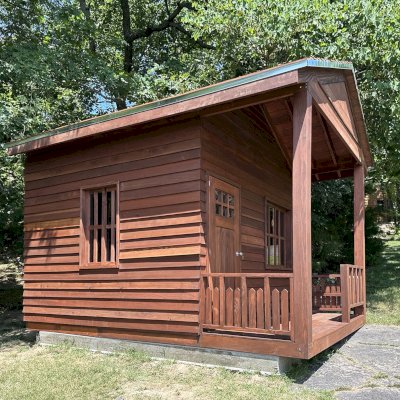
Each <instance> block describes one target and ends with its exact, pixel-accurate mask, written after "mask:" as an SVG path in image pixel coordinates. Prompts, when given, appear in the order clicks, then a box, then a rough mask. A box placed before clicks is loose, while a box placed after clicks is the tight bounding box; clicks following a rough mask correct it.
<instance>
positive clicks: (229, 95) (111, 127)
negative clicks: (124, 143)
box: [6, 58, 372, 166]
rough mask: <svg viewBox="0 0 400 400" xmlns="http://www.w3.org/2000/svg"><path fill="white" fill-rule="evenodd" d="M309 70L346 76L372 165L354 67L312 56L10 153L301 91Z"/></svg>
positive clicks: (28, 142)
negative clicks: (281, 91) (284, 91)
mask: <svg viewBox="0 0 400 400" xmlns="http://www.w3.org/2000/svg"><path fill="white" fill-rule="evenodd" d="M306 69H314V70H315V69H318V70H323V69H325V70H341V71H342V72H344V73H345V75H346V77H347V86H348V88H349V90H348V91H349V99H350V102H351V107H352V112H353V115H354V123H355V126H356V131H357V135H358V137H359V142H360V147H361V149H362V153H363V157H360V158H363V159H364V160H365V164H366V165H367V166H370V165H371V164H372V157H371V154H370V150H369V146H368V139H367V136H366V129H365V124H364V118H363V114H362V108H361V103H360V99H359V96H358V90H357V83H356V80H355V75H354V69H353V65H352V64H351V63H348V62H340V61H329V60H319V59H309V58H307V59H302V60H298V61H294V62H291V63H288V64H284V65H280V66H277V67H274V68H270V69H267V70H263V71H259V72H255V73H252V74H249V75H245V76H242V77H239V78H235V79H231V80H228V81H224V82H221V83H218V84H215V85H211V86H207V87H204V88H201V89H198V90H194V91H191V92H187V93H184V94H181V95H177V96H174V97H169V98H166V99H164V100H159V101H154V102H151V103H146V104H142V105H138V106H135V107H132V108H129V109H126V110H123V111H118V112H113V113H110V114H105V115H101V116H98V117H95V118H90V119H87V120H84V121H80V122H77V123H75V124H71V125H66V126H62V127H60V128H57V129H54V130H51V131H47V132H43V133H41V134H38V135H35V136H31V137H28V138H24V139H21V140H18V141H14V142H11V143H9V144H7V145H6V147H7V148H8V153H9V154H10V155H13V154H19V153H25V152H30V151H33V150H37V149H41V148H45V147H48V146H52V145H55V144H60V143H64V142H70V141H72V140H77V139H80V138H84V137H89V136H93V135H96V134H100V133H105V132H111V131H115V130H118V129H123V128H127V127H130V126H134V125H139V124H144V123H148V122H152V121H157V120H161V119H164V118H170V117H175V116H178V115H182V114H185V113H191V112H192V113H193V112H201V110H204V109H209V108H212V107H216V106H219V105H223V104H226V103H233V102H237V101H240V100H243V99H246V98H251V97H254V96H261V97H262V96H263V95H265V96H267V97H268V93H272V92H274V91H276V90H279V89H284V88H290V87H294V86H297V87H298V86H299V85H301V84H304V83H305V80H304V73H303V74H301V73H300V71H302V72H304V71H305V70H306ZM301 75H302V76H303V77H302V76H301ZM353 150H354V149H353Z"/></svg>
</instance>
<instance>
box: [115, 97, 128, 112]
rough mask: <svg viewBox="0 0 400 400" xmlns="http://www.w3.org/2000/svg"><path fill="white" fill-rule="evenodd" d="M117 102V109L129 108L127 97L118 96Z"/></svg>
mask: <svg viewBox="0 0 400 400" xmlns="http://www.w3.org/2000/svg"><path fill="white" fill-rule="evenodd" d="M115 104H116V105H117V110H118V111H120V110H125V109H126V108H127V105H126V99H123V98H121V97H117V98H116V99H115Z"/></svg>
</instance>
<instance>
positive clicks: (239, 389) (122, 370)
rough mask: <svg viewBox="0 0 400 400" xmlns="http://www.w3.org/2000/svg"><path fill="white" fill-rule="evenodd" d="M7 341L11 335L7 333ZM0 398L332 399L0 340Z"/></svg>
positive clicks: (253, 380) (183, 368) (225, 376)
mask: <svg viewBox="0 0 400 400" xmlns="http://www.w3.org/2000/svg"><path fill="white" fill-rule="evenodd" d="M9 339H10V335H9ZM0 366H1V373H0V399H2V400H11V399H15V400H16V399H18V400H23V399H29V400H36V399H37V400H39V399H40V400H42V399H46V400H47V399H57V400H62V399H74V400H78V399H96V400H97V399H118V400H122V399H123V400H128V399H168V400H171V399H172V400H173V399H189V400H190V399H199V398H205V399H221V400H222V399H280V400H281V399H282V400H285V399H310V400H311V399H320V400H323V399H324V400H328V399H333V393H332V392H327V391H312V390H305V389H302V388H300V387H299V386H298V385H295V384H293V383H292V382H291V381H290V379H289V378H287V377H282V376H261V375H259V374H255V373H254V374H250V373H235V372H230V371H226V370H223V369H211V368H206V367H198V366H190V365H186V364H181V363H174V362H169V361H156V360H151V359H149V358H147V357H146V356H145V355H144V354H140V353H134V352H126V353H120V354H99V353H93V352H89V351H86V350H80V349H77V348H74V347H71V346H68V345H62V346H55V347H41V346H38V345H33V344H29V343H26V342H24V341H23V340H21V339H19V340H15V341H10V340H7V341H5V342H4V343H1V342H0Z"/></svg>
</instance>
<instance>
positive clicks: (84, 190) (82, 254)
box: [79, 181, 120, 270]
mask: <svg viewBox="0 0 400 400" xmlns="http://www.w3.org/2000/svg"><path fill="white" fill-rule="evenodd" d="M107 189H112V190H115V260H114V261H104V262H103V261H96V262H90V261H89V254H90V221H89V218H90V193H91V192H93V191H95V192H99V191H105V192H107ZM119 199H120V197H119V182H115V181H114V182H105V183H102V184H99V185H90V186H84V187H81V188H80V200H81V202H80V246H79V247H80V248H79V267H80V269H89V270H90V269H102V268H106V269H109V268H119V250H120V246H119V242H120V240H119V236H120V218H119ZM104 210H105V207H104V205H103V213H102V224H101V225H102V228H101V229H102V231H103V232H102V238H103V237H104V239H103V240H102V245H101V246H105V236H104V230H105V229H107V228H106V226H107V225H108V224H107V216H106V213H104ZM101 252H102V253H103V249H101ZM104 252H106V249H104Z"/></svg>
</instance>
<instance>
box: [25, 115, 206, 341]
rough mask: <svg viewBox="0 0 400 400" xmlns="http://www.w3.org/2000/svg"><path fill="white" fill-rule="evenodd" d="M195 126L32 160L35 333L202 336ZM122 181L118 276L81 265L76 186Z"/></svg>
mask: <svg viewBox="0 0 400 400" xmlns="http://www.w3.org/2000/svg"><path fill="white" fill-rule="evenodd" d="M200 144H201V141H200V127H199V122H198V121H196V120H192V121H191V122H180V123H175V124H173V125H169V126H165V127H153V128H148V129H147V130H146V131H145V130H142V131H141V130H139V129H138V128H135V130H134V131H127V132H121V133H119V134H116V133H114V134H112V135H110V136H106V137H99V138H96V139H88V140H79V142H75V143H72V144H68V145H57V146H56V147H53V148H50V149H49V150H47V151H38V152H34V153H31V154H28V157H27V160H26V175H25V177H26V183H25V184H26V197H25V270H24V272H25V275H24V279H25V285H24V289H25V291H24V318H25V321H26V322H27V323H28V327H29V328H32V329H44V330H56V331H63V332H70V333H81V334H90V335H99V336H109V337H123V338H132V339H134V338H137V339H142V340H160V341H165V342H179V343H181V344H185V343H186V344H190V343H195V342H196V341H197V336H196V335H197V334H198V332H199V276H200V265H201V262H200V254H201V253H204V250H203V247H204V234H203V225H202V217H201V212H202V211H204V201H205V193H204V191H205V184H204V179H205V177H204V173H203V172H202V171H201V168H200V166H201V165H200V152H201V151H200ZM117 181H118V182H119V190H120V194H119V196H120V207H119V209H120V236H119V238H120V253H119V261H120V266H119V269H107V268H104V269H101V270H95V271H87V270H82V269H80V266H79V246H80V244H79V242H80V188H81V187H88V186H91V185H93V186H96V185H103V184H106V183H107V184H109V183H114V182H117Z"/></svg>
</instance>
